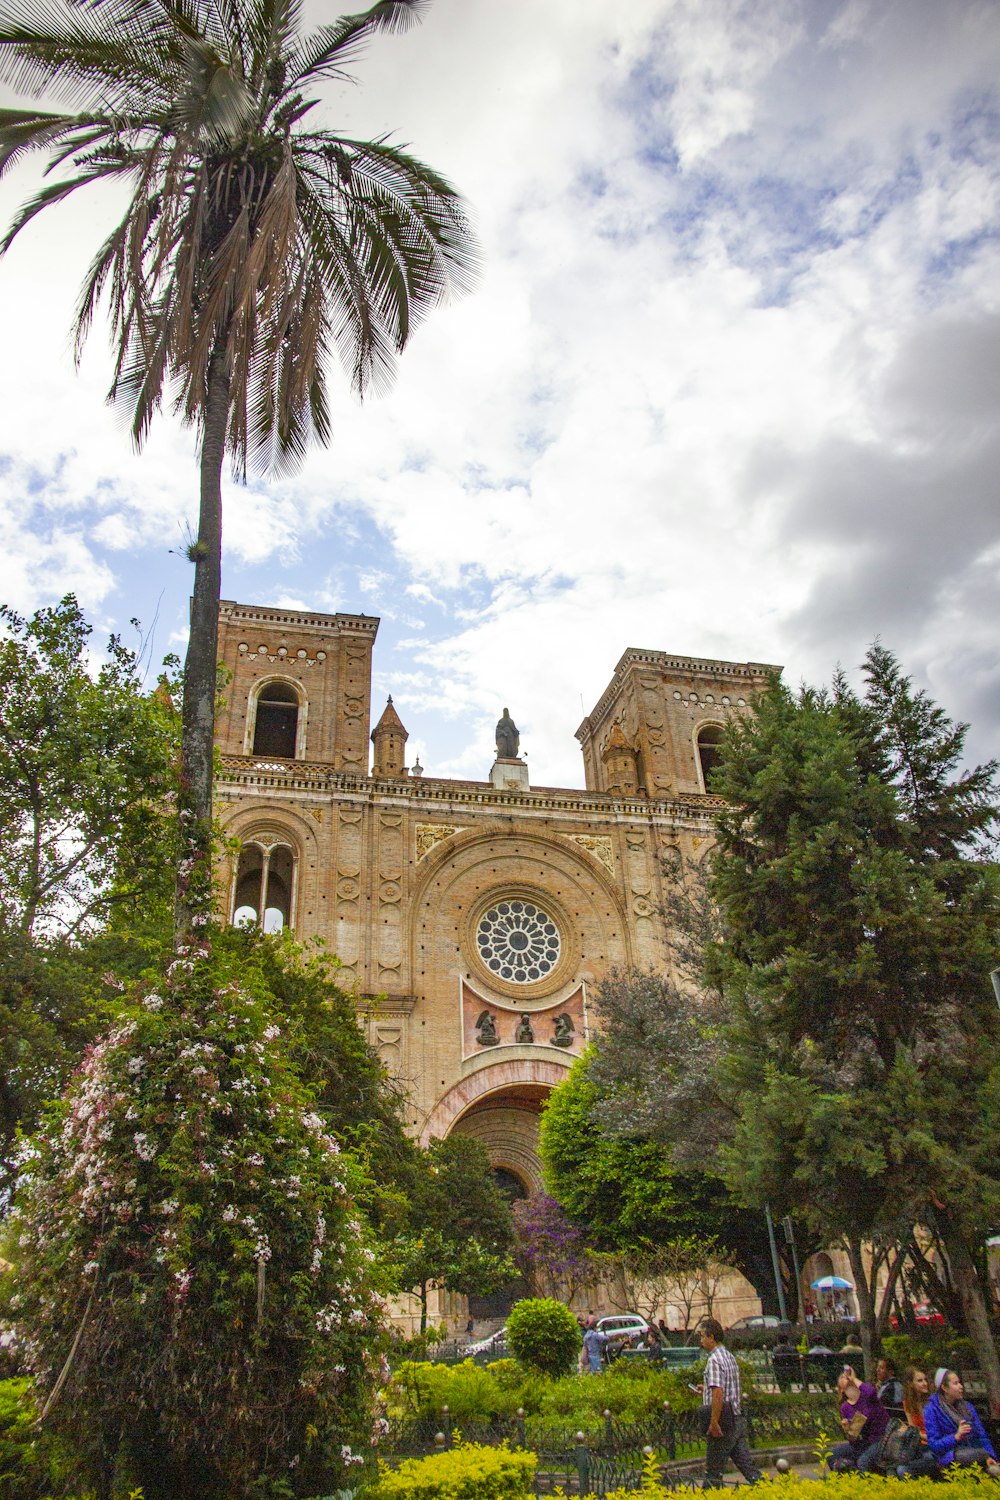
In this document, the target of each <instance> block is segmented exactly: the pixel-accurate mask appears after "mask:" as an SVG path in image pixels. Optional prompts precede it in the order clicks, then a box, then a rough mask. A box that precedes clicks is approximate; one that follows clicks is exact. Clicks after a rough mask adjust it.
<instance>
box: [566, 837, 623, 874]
mask: <svg viewBox="0 0 1000 1500" xmlns="http://www.w3.org/2000/svg"><path fill="white" fill-rule="evenodd" d="M570 838H571V839H572V840H573V842H574V843H575V844H579V845H580V848H581V849H586V851H587V853H588V854H592V855H593V856H594V858H595V859H598V860H600V862H601V864H602V865H603V866H604V868H605V869H606V870H607V872H608V874H609V875H613V874H614V873H615V857H614V854H613V852H612V848H611V839H610V837H609V836H608V835H607V834H603V833H571V834H570Z"/></svg>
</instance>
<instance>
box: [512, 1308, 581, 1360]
mask: <svg viewBox="0 0 1000 1500" xmlns="http://www.w3.org/2000/svg"><path fill="white" fill-rule="evenodd" d="M507 1342H508V1344H509V1345H510V1348H511V1353H512V1354H513V1355H514V1358H515V1359H517V1360H520V1362H521V1364H523V1365H527V1366H528V1368H529V1369H532V1370H538V1371H540V1372H541V1374H543V1375H564V1374H565V1373H566V1372H567V1371H568V1370H570V1369H572V1367H573V1362H574V1361H575V1359H576V1358H577V1356H578V1354H579V1352H580V1329H579V1325H578V1324H577V1321H576V1319H575V1318H574V1316H573V1314H572V1313H571V1312H570V1310H569V1308H568V1307H566V1306H565V1305H564V1304H563V1303H562V1302H556V1301H555V1300H554V1299H553V1298H552V1297H526V1298H525V1299H524V1301H523V1302H515V1304H514V1306H513V1307H512V1308H511V1311H510V1316H509V1317H508V1319H507Z"/></svg>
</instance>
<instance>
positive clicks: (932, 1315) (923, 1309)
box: [889, 1302, 945, 1328]
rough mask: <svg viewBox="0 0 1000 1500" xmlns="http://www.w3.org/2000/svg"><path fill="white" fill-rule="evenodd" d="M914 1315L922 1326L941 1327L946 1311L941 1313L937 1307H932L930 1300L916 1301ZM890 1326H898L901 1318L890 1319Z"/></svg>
mask: <svg viewBox="0 0 1000 1500" xmlns="http://www.w3.org/2000/svg"><path fill="white" fill-rule="evenodd" d="M913 1316H914V1318H915V1319H916V1321H917V1322H918V1323H919V1324H920V1325H921V1327H924V1328H928V1327H935V1328H939V1327H940V1326H941V1325H942V1324H943V1323H944V1321H945V1317H944V1313H939V1312H938V1310H937V1308H936V1307H931V1305H930V1303H929V1302H915V1303H914V1305H913ZM889 1324H890V1327H892V1328H898V1327H899V1319H898V1318H896V1317H892V1318H890V1319H889Z"/></svg>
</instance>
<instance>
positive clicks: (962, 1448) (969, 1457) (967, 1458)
mask: <svg viewBox="0 0 1000 1500" xmlns="http://www.w3.org/2000/svg"><path fill="white" fill-rule="evenodd" d="M989 1461H990V1455H989V1454H988V1453H987V1451H986V1449H985V1448H975V1447H973V1445H972V1444H971V1443H968V1444H966V1443H959V1445H958V1447H957V1448H956V1449H955V1457H954V1458H953V1459H952V1463H953V1464H957V1465H958V1467H959V1468H960V1469H971V1468H973V1466H974V1465H976V1464H978V1465H979V1466H980V1468H983V1469H985V1468H986V1465H987V1464H988V1463H989Z"/></svg>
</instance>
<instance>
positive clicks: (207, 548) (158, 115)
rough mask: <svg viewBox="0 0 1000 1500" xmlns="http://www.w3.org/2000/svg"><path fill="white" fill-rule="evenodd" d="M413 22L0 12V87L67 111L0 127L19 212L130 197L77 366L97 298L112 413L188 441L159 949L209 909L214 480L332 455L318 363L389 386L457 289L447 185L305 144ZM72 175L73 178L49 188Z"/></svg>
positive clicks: (155, 8)
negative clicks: (308, 27) (111, 364)
mask: <svg viewBox="0 0 1000 1500" xmlns="http://www.w3.org/2000/svg"><path fill="white" fill-rule="evenodd" d="M423 3H424V0H377V3H376V4H374V5H372V6H371V7H370V9H368V10H366V11H364V12H363V13H361V14H359V15H355V16H344V17H341V19H339V20H338V21H335V22H334V23H333V24H332V25H329V26H324V27H321V28H320V29H319V30H318V31H316V32H314V33H312V34H311V35H309V36H305V37H300V36H299V34H298V21H299V17H300V11H301V3H300V0H0V82H6V83H8V84H11V85H13V87H14V88H15V90H17V91H18V92H20V93H21V94H23V95H25V96H27V97H29V98H32V99H38V98H41V97H44V96H48V97H51V98H53V99H54V100H58V101H62V102H63V103H64V104H66V105H67V106H69V107H71V108H72V109H73V110H74V111H75V112H74V113H65V114H59V113H52V112H49V111H43V110H41V109H39V108H30V109H29V108H24V109H4V110H0V173H2V172H3V171H4V170H6V169H7V168H8V167H9V166H10V165H11V164H12V163H13V162H15V161H16V160H17V159H18V158H20V157H21V156H22V154H24V153H25V152H28V151H32V150H34V151H44V152H47V153H48V154H49V158H50V160H49V164H48V167H47V174H51V173H52V172H54V171H59V172H60V173H61V175H58V176H57V178H56V180H54V181H52V182H50V183H48V184H47V185H46V186H44V187H43V188H42V189H41V190H40V191H39V192H38V193H37V194H36V196H34V197H33V198H32V199H31V200H30V201H28V202H27V203H25V204H24V205H23V206H22V207H21V208H20V210H19V211H18V213H17V214H16V216H15V218H14V220H13V222H12V224H11V226H10V228H9V230H8V231H7V234H6V236H5V237H4V239H3V240H2V242H0V254H2V253H3V252H4V251H6V249H7V248H8V247H9V246H10V244H11V242H12V241H13V239H14V238H15V236H16V235H17V234H19V233H20V231H21V230H22V229H23V228H24V227H25V226H26V225H27V224H28V223H29V222H30V221H31V220H32V219H33V218H34V217H35V216H36V214H38V213H39V212H40V211H41V210H42V209H45V208H49V207H50V206H51V205H53V204H55V203H58V202H60V201H61V200H62V199H64V198H66V197H68V196H69V194H71V193H73V192H75V191H76V190H77V189H78V188H80V187H83V186H85V185H86V184H88V183H92V182H105V183H107V182H115V181H117V180H119V179H121V180H122V181H123V182H124V183H126V184H127V185H128V186H129V188H130V190H131V198H130V201H129V203H128V207H127V209H126V212H125V215H124V217H123V219H122V220H121V222H120V223H119V224H118V225H117V226H116V227H115V229H114V230H113V231H112V233H111V234H110V235H109V236H108V238H107V239H106V240H105V242H104V244H103V245H102V246H101V248H100V250H99V251H98V253H97V255H96V257H95V259H94V262H93V264H92V266H91V268H90V272H89V275H88V277H87V279H86V282H85V284H84V287H83V290H82V294H81V297H80V303H79V308H78V311H77V317H76V325H75V331H76V347H77V353H78V354H79V352H80V349H81V347H82V344H83V341H84V340H85V338H86V336H87V333H88V331H89V329H90V326H91V322H92V319H93V316H94V313H95V310H96V308H97V306H98V304H99V302H100V301H101V299H102V296H104V297H106V299H107V305H108V310H109V315H110V328H111V335H112V342H113V346H114V352H115V356H116V362H115V372H114V380H113V383H112V387H111V392H110V399H112V400H115V401H124V402H125V403H127V404H128V406H129V408H130V410H131V416H132V435H133V438H134V440H135V442H136V443H137V444H141V443H142V440H143V438H144V436H145V434H146V432H147V430H148V428H149V424H150V422H151V420H152V417H153V413H154V412H155V411H156V410H157V408H158V407H159V405H160V403H161V401H162V400H163V397H164V394H166V395H167V396H168V398H170V399H171V400H172V401H173V404H174V407H175V409H176V410H177V411H178V412H179V413H180V414H181V415H182V417H183V418H184V420H185V421H187V422H189V423H192V424H194V426H195V427H196V430H197V433H198V437H199V443H200V465H201V492H200V512H199V521H198V536H197V541H196V543H195V544H194V545H193V546H192V547H191V549H190V556H191V560H192V561H193V563H194V589H193V598H192V609H191V629H190V638H189V641H190V644H189V646H188V651H187V657H186V661H185V669H184V700H183V712H182V724H183V728H182V751H181V793H180V799H179V800H180V816H181V826H182V838H181V854H180V857H179V866H178V882H177V898H178V899H177V907H178V928H179V931H180V932H184V933H187V932H189V931H190V928H191V921H192V919H193V918H198V919H199V920H201V919H203V917H204V915H205V914H206V913H207V909H208V902H209V899H210V847H211V844H210V828H211V811H212V746H213V727H214V723H213V721H214V709H215V694H216V680H217V649H218V601H219V594H220V586H221V559H222V491H221V483H222V465H223V459H224V456H225V453H226V451H227V450H228V452H229V454H230V456H231V458H232V460H233V464H234V467H235V469H236V471H237V472H238V473H240V474H242V475H243V476H244V477H245V476H246V473H247V470H248V469H252V470H254V471H280V470H283V469H286V468H287V467H289V466H290V465H294V464H295V462H296V461H298V460H299V459H300V458H301V457H302V455H303V453H304V451H305V449H306V447H307V445H308V442H309V439H310V438H311V437H316V438H318V439H319V440H320V441H321V442H326V441H327V440H328V439H329V435H330V425H329V416H328V409H327V399H326V368H327V362H328V356H329V355H330V354H331V352H332V351H333V350H334V349H336V351H337V353H338V354H339V355H340V358H341V360H342V361H343V363H344V364H345V365H346V366H347V367H348V369H349V371H350V378H351V382H352V385H353V387H354V389H355V390H356V392H357V393H358V394H359V396H363V395H364V393H365V392H366V391H367V390H368V389H369V388H371V387H373V386H378V385H380V384H384V383H385V380H386V378H387V377H388V376H389V375H390V374H391V371H392V368H393V364H394V360H395V356H396V354H397V353H398V352H399V351H400V350H402V348H403V347H404V345H405V344H406V342H407V339H408V338H409V336H410V334H411V333H412V331H413V329H414V327H415V326H416V324H417V323H418V322H419V320H420V318H421V317H422V315H423V314H424V313H425V312H426V311H427V310H428V309H429V308H431V307H433V306H434V305H435V304H437V303H439V302H440V301H441V300H442V299H443V298H444V297H446V296H447V295H448V294H449V293H450V292H452V291H454V290H458V289H461V288H462V287H464V286H465V285H467V284H468V282H469V280H470V278H471V275H472V273H473V271H474V265H475V258H476V256H475V249H474V245H473V241H472V238H471V235H470V231H469V227H468V224H467V222H466V219H465V216H464V213H463V209H462V205H461V202H460V200H459V197H458V195H457V193H456V191H455V189H454V188H453V187H451V185H450V184H449V183H448V182H446V181H445V180H444V179H443V178H441V177H440V176H438V174H437V173H435V172H434V171H432V170H431V169H430V168H429V167H427V166H426V165H424V163H422V162H420V161H417V160H416V159H414V158H413V157H412V156H409V155H407V154H406V153H404V152H403V151H401V150H400V149H398V148H397V147H395V146H393V145H391V144H390V143H389V142H388V140H386V139H384V138H383V139H378V140H375V141H358V140H353V139H348V138H345V137H343V136H338V135H334V134H332V133H331V132H329V131H326V130H311V129H308V128H307V123H306V122H307V119H308V116H309V115H310V112H311V111H312V110H313V109H314V107H315V105H316V103H317V100H316V98H315V97H312V96H311V91H314V90H315V88H316V86H317V85H318V84H320V82H321V81H322V80H324V79H334V80H337V81H344V80H347V79H349V77H350V73H349V68H350V66H351V64H352V63H353V62H354V60H355V59H356V57H357V55H358V52H359V50H360V48H361V46H362V44H363V43H364V42H365V41H366V40H367V39H368V37H369V36H370V35H371V34H372V33H374V32H378V31H388V32H392V31H399V30H402V29H404V28H405V27H407V26H408V25H409V24H410V23H411V22H413V21H415V20H416V18H417V15H418V12H419V11H420V10H421V9H422V8H423ZM67 168H68V170H67Z"/></svg>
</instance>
